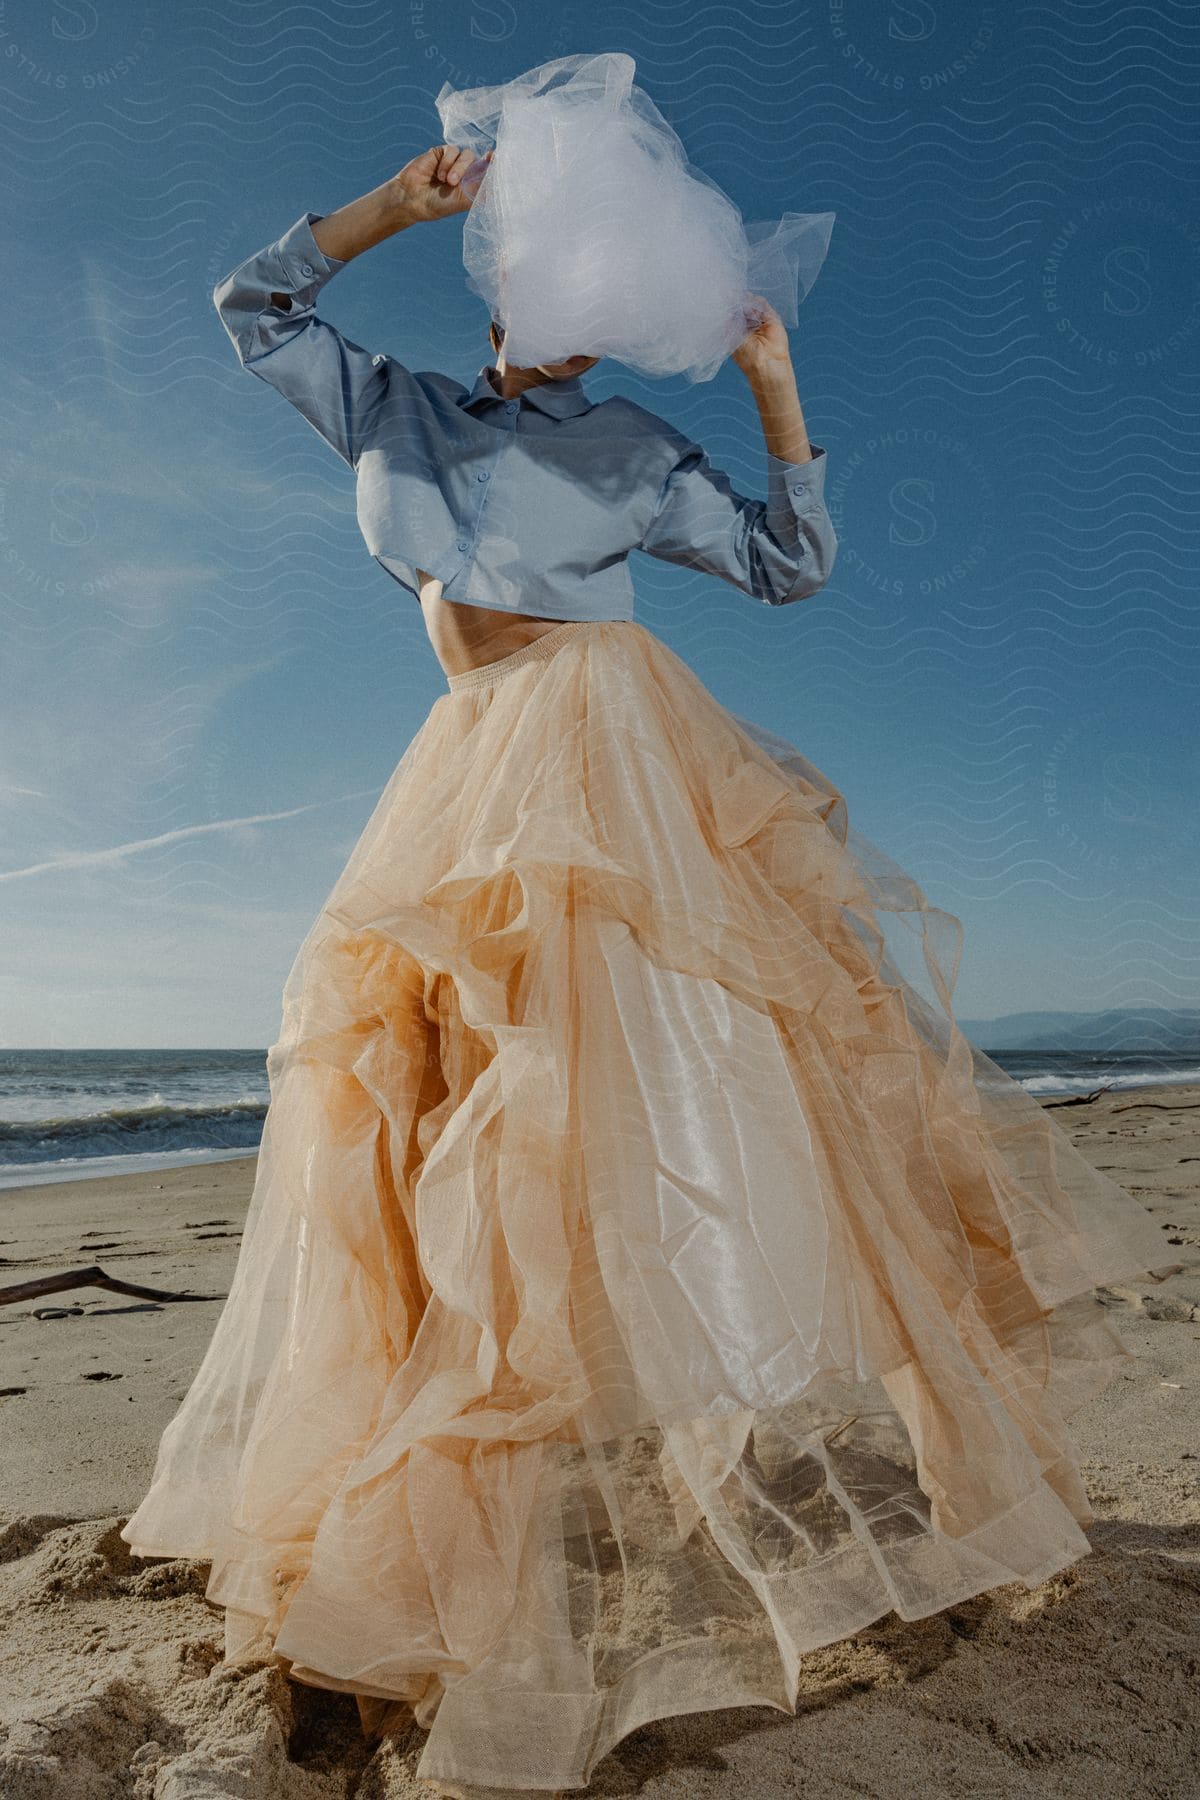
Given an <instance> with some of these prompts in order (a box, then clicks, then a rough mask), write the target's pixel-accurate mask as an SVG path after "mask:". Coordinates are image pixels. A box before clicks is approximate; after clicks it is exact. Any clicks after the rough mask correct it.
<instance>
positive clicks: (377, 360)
mask: <svg viewBox="0 0 1200 1800" xmlns="http://www.w3.org/2000/svg"><path fill="white" fill-rule="evenodd" d="M371 361H372V362H373V363H374V364H375V365H376V367H378V365H379V364H380V363H381V362H382V361H383V358H382V356H373V357H372V358H371Z"/></svg>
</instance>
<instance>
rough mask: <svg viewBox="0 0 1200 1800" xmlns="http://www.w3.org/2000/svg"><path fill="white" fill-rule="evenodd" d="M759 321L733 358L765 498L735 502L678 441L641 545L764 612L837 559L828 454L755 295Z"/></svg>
mask: <svg viewBox="0 0 1200 1800" xmlns="http://www.w3.org/2000/svg"><path fill="white" fill-rule="evenodd" d="M754 298H755V301H756V302H760V304H759V308H758V310H760V311H761V312H762V314H763V315H764V316H763V317H762V319H761V322H760V323H759V324H757V325H755V326H754V327H753V328H752V329H751V331H750V332H749V333H748V334H747V336H746V337H745V338H744V339H743V341H742V342H741V344H739V345H738V347H737V349H736V350H735V351H734V352H733V360H734V362H736V363H737V365H738V367H739V368H740V369H741V370H742V372H743V374H744V375H745V376H746V378H747V380H748V381H749V383H750V390H751V392H752V393H753V395H754V399H755V403H756V404H757V406H758V412H759V417H760V419H761V420H762V428H763V435H764V437H765V439H766V447H767V498H766V502H765V503H764V502H763V501H761V500H754V499H751V498H749V497H747V496H746V495H744V494H739V493H738V491H737V489H736V488H735V487H734V486H733V484H732V482H731V481H730V479H729V477H728V475H726V474H725V472H724V470H722V469H717V468H714V467H713V465H712V463H711V462H710V461H709V458H708V456H707V454H706V453H705V451H704V450H703V449H702V448H701V446H700V445H699V444H694V443H690V442H689V441H688V440H687V439H686V438H684V437H683V436H682V434H675V435H676V437H677V438H678V449H679V455H678V457H677V459H676V461H675V463H674V465H673V466H672V468H670V469H669V470H668V472H667V476H666V479H665V480H664V482H663V485H662V487H661V489H660V490H659V494H658V498H657V500H656V502H655V507H654V512H653V515H652V517H651V519H650V521H649V523H648V525H647V527H646V529H645V531H644V533H643V535H642V538H641V540H640V542H639V544H638V546H637V547H638V549H639V550H645V551H646V552H648V554H649V555H651V556H657V557H659V558H660V559H661V560H662V561H664V562H673V563H679V564H681V565H682V566H683V567H684V568H690V569H703V570H704V572H705V573H706V574H709V575H715V576H717V577H718V579H719V580H721V581H727V582H729V583H730V585H731V586H733V587H736V588H740V589H741V590H742V592H743V593H744V594H749V595H750V596H751V597H752V598H753V599H755V600H761V601H763V602H764V603H765V604H766V605H768V606H783V605H786V604H787V603H788V602H789V601H793V600H805V599H807V598H809V596H810V595H812V594H816V593H819V592H820V590H821V588H823V587H824V585H825V583H826V582H827V581H828V580H829V577H830V574H831V573H832V570H833V565H834V561H835V559H836V557H837V548H838V542H837V534H836V532H835V531H834V529H833V521H832V520H831V518H830V517H829V512H828V509H827V508H826V505H825V469H826V460H827V459H826V456H825V451H824V448H823V447H822V446H821V445H814V444H810V443H809V441H808V432H807V430H806V429H805V425H804V414H803V413H802V412H801V410H800V396H799V394H798V393H797V391H796V375H795V371H794V370H793V368H792V358H791V352H790V350H789V348H788V338H787V331H786V329H785V327H784V325H783V322H782V320H781V319H780V318H779V317H778V315H777V314H776V313H775V312H774V311H773V310H772V309H771V308H770V307H769V306H768V305H767V303H766V302H765V301H761V297H760V296H757V295H756V296H754Z"/></svg>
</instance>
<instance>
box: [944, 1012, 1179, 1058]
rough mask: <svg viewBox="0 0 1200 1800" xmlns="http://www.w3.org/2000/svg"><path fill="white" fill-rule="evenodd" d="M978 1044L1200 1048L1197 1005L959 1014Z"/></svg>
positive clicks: (986, 1046)
mask: <svg viewBox="0 0 1200 1800" xmlns="http://www.w3.org/2000/svg"><path fill="white" fill-rule="evenodd" d="M958 1023H959V1025H960V1026H961V1027H962V1030H963V1031H964V1033H965V1034H966V1036H967V1037H968V1038H969V1039H970V1040H971V1042H972V1043H973V1044H974V1045H975V1046H976V1048H977V1049H979V1050H986V1051H992V1050H1141V1051H1151V1052H1178V1051H1180V1050H1187V1051H1192V1050H1194V1051H1196V1053H1197V1054H1200V1007H1196V1006H1176V1007H1167V1006H1114V1007H1110V1008H1109V1010H1108V1011H1107V1012H1095V1013H1080V1012H1021V1013H1004V1014H1002V1015H1001V1017H1000V1018H998V1019H959V1020H958Z"/></svg>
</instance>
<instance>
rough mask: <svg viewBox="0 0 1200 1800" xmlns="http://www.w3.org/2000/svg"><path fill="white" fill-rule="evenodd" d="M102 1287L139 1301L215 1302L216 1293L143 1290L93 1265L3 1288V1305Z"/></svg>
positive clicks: (148, 1288)
mask: <svg viewBox="0 0 1200 1800" xmlns="http://www.w3.org/2000/svg"><path fill="white" fill-rule="evenodd" d="M77 1287H101V1288H108V1289H109V1290H110V1291H111V1292H112V1293H114V1294H132V1295H133V1296H134V1298H135V1299H137V1300H212V1299H214V1298H216V1296H215V1295H213V1294H188V1293H174V1292H172V1291H171V1290H170V1289H169V1288H152V1287H140V1286H139V1285H138V1284H137V1283H136V1282H133V1281H118V1279H117V1277H116V1276H115V1275H106V1274H105V1273H104V1270H103V1269H102V1268H100V1267H99V1266H98V1265H97V1264H95V1263H93V1264H92V1266H91V1267H90V1268H88V1269H62V1270H60V1271H59V1273H58V1274H57V1275H39V1276H37V1277H36V1279H35V1280H33V1281H18V1282H17V1283H16V1284H15V1286H13V1287H3V1288H0V1306H7V1305H8V1304H9V1302H10V1301H12V1300H38V1299H40V1298H41V1296H42V1295H43V1294H61V1293H63V1292H64V1291H65V1290H66V1289H67V1288H77Z"/></svg>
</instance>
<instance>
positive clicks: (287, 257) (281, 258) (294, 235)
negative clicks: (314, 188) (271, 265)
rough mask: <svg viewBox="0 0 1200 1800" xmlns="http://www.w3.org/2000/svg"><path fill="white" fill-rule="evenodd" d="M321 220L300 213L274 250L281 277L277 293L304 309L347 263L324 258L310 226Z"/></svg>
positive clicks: (322, 215)
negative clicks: (290, 298) (291, 299)
mask: <svg viewBox="0 0 1200 1800" xmlns="http://www.w3.org/2000/svg"><path fill="white" fill-rule="evenodd" d="M324 216H325V215H324V214H323V213H314V212H306V213H301V215H300V217H299V218H298V219H297V220H296V223H295V224H294V225H289V227H288V229H287V230H286V231H285V232H284V234H283V236H282V237H281V238H280V239H279V240H278V242H277V243H276V244H275V246H274V252H275V261H276V263H277V264H278V267H279V272H280V276H281V280H280V281H279V282H278V283H277V286H278V289H279V292H280V293H282V294H293V295H295V297H296V298H297V299H298V300H300V301H301V302H302V303H303V304H305V305H308V304H309V303H311V301H312V299H313V298H314V297H315V295H317V294H318V293H319V292H320V290H321V289H322V288H323V287H324V285H325V283H326V282H327V281H328V280H330V278H331V277H332V276H334V275H336V274H337V273H338V271H339V270H340V269H344V268H345V266H346V262H347V261H348V260H349V259H348V258H346V259H339V258H338V257H336V256H326V254H325V252H324V251H323V250H322V249H321V248H320V246H319V244H318V243H317V240H316V238H315V237H314V236H313V234H312V228H313V226H314V225H315V224H316V222H317V220H318V219H322V218H324Z"/></svg>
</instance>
